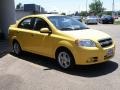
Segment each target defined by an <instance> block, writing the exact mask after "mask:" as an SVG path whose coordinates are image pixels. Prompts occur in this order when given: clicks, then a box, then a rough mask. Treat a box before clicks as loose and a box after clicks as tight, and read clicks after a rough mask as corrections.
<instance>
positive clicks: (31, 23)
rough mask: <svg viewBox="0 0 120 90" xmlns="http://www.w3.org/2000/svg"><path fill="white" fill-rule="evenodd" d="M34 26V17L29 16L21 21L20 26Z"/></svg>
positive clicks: (30, 27)
mask: <svg viewBox="0 0 120 90" xmlns="http://www.w3.org/2000/svg"><path fill="white" fill-rule="evenodd" d="M33 26H34V18H27V19H24V20H22V21H21V22H20V24H19V25H18V28H23V29H33Z"/></svg>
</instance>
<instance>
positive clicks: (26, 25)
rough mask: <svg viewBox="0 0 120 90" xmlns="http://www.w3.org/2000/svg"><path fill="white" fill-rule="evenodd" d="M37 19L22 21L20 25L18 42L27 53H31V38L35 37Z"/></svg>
mask: <svg viewBox="0 0 120 90" xmlns="http://www.w3.org/2000/svg"><path fill="white" fill-rule="evenodd" d="M34 21H35V19H34V18H33V17H29V18H26V19H24V20H22V21H21V22H20V23H19V25H18V28H17V29H18V31H17V40H18V42H19V43H20V46H21V48H22V49H23V50H25V51H31V48H32V43H33V41H32V40H31V37H33V33H32V30H33V27H34Z"/></svg>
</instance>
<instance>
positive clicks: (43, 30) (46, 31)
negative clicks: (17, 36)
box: [40, 28, 52, 34]
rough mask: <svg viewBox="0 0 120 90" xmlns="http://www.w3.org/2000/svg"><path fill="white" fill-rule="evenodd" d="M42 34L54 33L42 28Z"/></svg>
mask: <svg viewBox="0 0 120 90" xmlns="http://www.w3.org/2000/svg"><path fill="white" fill-rule="evenodd" d="M40 32H41V33H49V34H51V33H52V32H51V31H50V30H49V29H48V28H41V29H40Z"/></svg>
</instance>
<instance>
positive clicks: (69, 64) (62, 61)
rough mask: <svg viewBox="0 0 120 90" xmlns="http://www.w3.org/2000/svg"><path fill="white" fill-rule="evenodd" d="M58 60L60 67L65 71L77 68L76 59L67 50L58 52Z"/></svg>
mask: <svg viewBox="0 0 120 90" xmlns="http://www.w3.org/2000/svg"><path fill="white" fill-rule="evenodd" d="M63 55H64V56H63ZM56 60H57V62H58V64H59V66H60V67H61V68H62V69H64V70H69V69H71V68H73V67H74V66H75V60H74V57H73V55H72V53H71V52H70V51H69V50H67V49H63V50H58V51H57V54H56Z"/></svg>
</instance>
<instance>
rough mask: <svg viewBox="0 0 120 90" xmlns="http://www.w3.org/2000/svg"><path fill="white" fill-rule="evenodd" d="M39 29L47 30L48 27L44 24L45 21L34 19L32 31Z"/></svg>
mask: <svg viewBox="0 0 120 90" xmlns="http://www.w3.org/2000/svg"><path fill="white" fill-rule="evenodd" d="M41 28H49V25H48V24H47V23H46V21H45V20H43V19H41V18H36V19H35V25H34V30H37V31H39V30H40V29H41Z"/></svg>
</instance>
